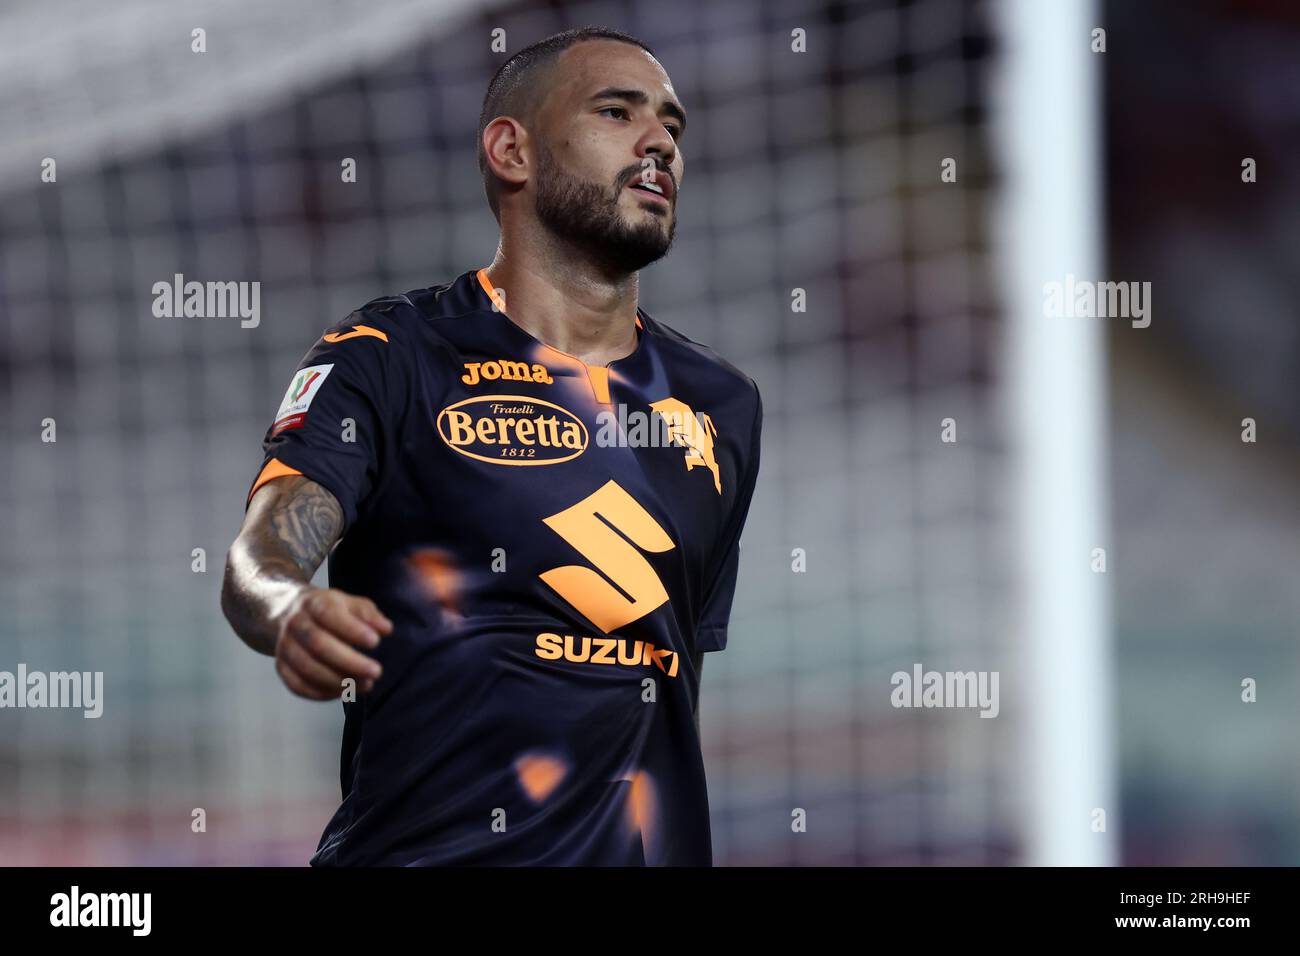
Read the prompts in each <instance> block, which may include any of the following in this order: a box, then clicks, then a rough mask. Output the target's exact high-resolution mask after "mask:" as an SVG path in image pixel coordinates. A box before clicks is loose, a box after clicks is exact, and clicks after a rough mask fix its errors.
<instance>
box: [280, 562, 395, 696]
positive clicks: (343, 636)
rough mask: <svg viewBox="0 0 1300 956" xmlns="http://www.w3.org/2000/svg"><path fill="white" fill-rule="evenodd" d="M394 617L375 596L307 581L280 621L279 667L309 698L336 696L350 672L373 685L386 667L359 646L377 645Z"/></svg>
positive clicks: (366, 684) (289, 683)
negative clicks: (352, 592)
mask: <svg viewBox="0 0 1300 956" xmlns="http://www.w3.org/2000/svg"><path fill="white" fill-rule="evenodd" d="M392 630H393V622H392V621H390V620H389V619H388V618H386V617H385V616H384V615H383V613H382V612H381V611H380V610H379V608H377V607H376V606H375V603H374V602H373V601H371V600H370V599H369V598H364V597H358V596H357V595H355V594H348V593H346V592H345V591H340V590H337V589H336V588H316V587H307V588H304V589H303V590H302V592H300V593H299V594H298V596H297V597H296V598H295V599H294V601H293V603H292V604H291V605H290V606H289V609H288V610H287V611H286V612H285V614H284V617H283V618H282V619H281V621H280V622H279V627H278V632H277V637H276V642H275V670H276V673H277V674H279V675H280V679H281V680H283V681H284V683H285V686H286V687H288V688H289V690H291V691H293V692H294V693H295V694H297V695H298V696H299V697H306V698H308V699H309V700H335V699H337V698H338V697H339V696H340V695H342V693H343V682H344V681H345V680H347V679H348V678H349V677H350V678H353V679H354V680H356V683H357V687H358V688H359V689H360V690H362V691H363V692H364V691H369V690H370V689H371V688H372V687H374V685H375V681H377V680H378V679H379V675H380V674H381V673H382V669H381V668H380V666H379V663H378V661H376V660H374V659H373V658H372V657H370V656H368V655H367V654H364V653H362V652H361V651H360V650H358V648H365V649H368V650H374V649H375V648H376V647H378V646H379V640H380V637H381V636H386V635H388V634H390V633H392Z"/></svg>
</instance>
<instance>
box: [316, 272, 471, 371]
mask: <svg viewBox="0 0 1300 956" xmlns="http://www.w3.org/2000/svg"><path fill="white" fill-rule="evenodd" d="M472 276H473V273H472V272H471V273H462V274H461V275H460V276H458V277H456V278H455V279H449V280H447V281H446V282H442V283H439V284H436V285H431V286H426V287H425V288H422V289H412V290H410V291H407V292H398V293H395V294H392V295H381V296H376V297H375V298H373V299H370V300H369V301H368V302H366V303H364V304H362V305H360V306H357V307H356V308H355V309H353V310H352V311H351V312H349V313H348V314H347V315H345V316H344V317H343V318H341V319H339V320H337V321H336V322H334V323H333V324H332V325H330V326H328V327H327V328H326V329H325V330H324V331H323V332H322V334H321V344H328V345H334V344H336V343H340V342H351V343H353V345H352V348H351V349H350V351H355V352H358V353H364V354H366V355H373V356H379V355H383V354H384V353H386V352H388V351H389V350H390V349H389V348H385V346H388V347H391V349H392V350H393V351H396V352H401V351H404V350H405V348H404V347H407V346H412V345H414V344H415V343H416V342H418V341H424V342H426V343H427V342H429V341H430V340H432V343H433V344H434V345H435V346H436V345H437V344H438V340H439V338H440V335H439V333H440V330H441V329H442V328H444V327H445V326H443V324H442V321H443V320H453V319H456V318H459V317H461V316H465V315H469V314H472V313H474V312H477V311H479V310H481V308H482V305H481V303H479V302H477V301H476V300H475V299H474V298H473V297H472V295H471V294H470V293H471V291H472V290H470V289H469V288H468V286H467V283H466V279H467V277H471V278H472Z"/></svg>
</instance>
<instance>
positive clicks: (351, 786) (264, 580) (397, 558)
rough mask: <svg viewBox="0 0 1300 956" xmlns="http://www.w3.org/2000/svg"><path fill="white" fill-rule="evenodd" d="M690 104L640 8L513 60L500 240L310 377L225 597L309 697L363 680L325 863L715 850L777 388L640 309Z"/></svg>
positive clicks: (265, 470)
mask: <svg viewBox="0 0 1300 956" xmlns="http://www.w3.org/2000/svg"><path fill="white" fill-rule="evenodd" d="M685 125H686V117H685V111H684V110H683V108H682V106H681V104H680V103H679V102H678V99H677V97H676V95H675V94H674V92H673V88H672V84H671V82H670V81H669V78H668V76H667V74H666V73H665V72H664V70H663V68H662V67H661V66H660V64H659V63H658V61H657V60H656V59H655V58H654V56H653V55H652V54H651V52H650V51H649V50H648V49H647V48H645V47H644V45H642V44H641V43H640V41H638V40H636V39H634V38H632V37H630V36H627V35H625V34H622V33H618V32H615V31H611V30H604V29H599V28H588V29H585V30H579V31H569V32H566V33H562V34H557V35H555V36H553V37H550V38H548V39H546V40H544V41H542V42H540V43H537V44H535V45H533V46H531V47H528V48H527V49H525V50H522V51H521V52H519V53H518V54H516V55H515V56H513V57H511V58H510V59H509V60H508V61H507V62H506V63H505V64H503V65H502V67H501V69H500V70H499V71H498V72H497V74H496V76H495V77H494V78H493V80H492V82H491V85H490V86H489V88H488V92H487V95H486V97H485V100H484V104H483V110H482V114H481V117H480V121H479V147H478V148H479V166H480V169H481V171H482V173H483V178H484V186H485V189H486V192H487V197H488V202H489V205H490V206H491V208H492V212H493V214H494V215H495V216H496V218H497V221H498V222H499V224H500V227H501V236H500V243H499V246H498V248H497V252H496V256H495V258H494V260H493V262H492V264H491V265H490V266H488V267H486V268H475V269H470V270H468V271H466V272H464V273H463V274H461V275H460V276H459V277H457V278H455V279H454V280H452V281H450V282H446V283H443V284H441V285H435V286H432V287H430V288H427V289H420V290H417V291H412V292H407V293H406V294H404V295H396V296H392V297H387V298H379V299H375V300H374V301H372V302H369V303H367V304H366V305H364V306H362V307H361V308H360V309H357V310H356V311H355V312H353V313H352V314H350V315H349V316H347V318H346V319H344V320H343V321H342V322H339V323H338V324H336V325H334V326H332V327H330V328H329V329H327V330H326V331H325V333H324V334H323V335H322V336H321V338H320V339H319V340H318V341H317V342H316V344H315V345H314V346H312V348H311V350H310V351H309V352H308V353H307V355H306V356H305V357H304V358H303V360H302V363H301V365H300V366H299V368H298V370H297V372H296V374H295V375H294V377H293V379H292V382H291V384H290V386H289V390H288V392H287V393H286V394H285V396H284V401H283V403H282V405H281V406H280V409H279V412H278V414H277V415H276V417H275V420H274V422H273V423H272V424H271V426H270V427H269V428H268V430H267V432H266V436H265V439H264V441H263V448H264V452H265V454H264V458H263V464H262V467H261V469H260V471H259V472H258V474H257V476H256V478H255V479H254V480H253V482H252V487H251V488H250V490H249V494H248V502H247V511H246V515H245V519H244V524H243V527H242V529H241V530H240V533H239V537H238V538H237V539H236V540H235V542H234V544H233V545H232V547H231V549H230V553H229V556H228V558H227V564H226V576H225V582H224V586H223V591H222V607H223V609H224V611H225V614H226V617H227V618H228V620H229V621H230V623H231V625H232V626H233V628H234V629H235V631H236V632H237V633H238V634H239V636H240V637H241V638H242V639H243V640H244V641H245V642H246V643H247V644H248V645H249V646H250V647H252V648H253V649H255V650H257V651H260V652H261V653H263V654H267V655H271V656H274V658H275V667H276V670H277V672H278V673H279V675H280V677H281V679H282V680H283V681H284V683H285V684H286V685H287V686H288V688H289V690H290V691H292V692H293V693H295V694H297V695H299V696H302V697H306V698H309V699H312V700H327V699H339V698H342V700H343V708H344V715H345V716H344V728H343V747H342V772H341V778H342V790H343V800H342V804H341V805H340V806H339V808H338V810H337V812H336V813H335V814H334V816H333V819H331V820H330V822H329V824H328V825H327V826H326V828H325V832H324V834H323V835H322V837H321V840H320V844H319V847H318V849H317V851H316V853H315V855H314V856H313V857H312V859H311V863H312V864H313V865H349V864H376V865H398V864H400V865H440V864H539V865H575V864H577V865H665V864H667V865H683V864H684V865H710V864H711V863H712V848H711V840H710V832H709V806H708V796H707V792H706V787H705V774H704V764H703V759H702V755H701V749H700V735H699V722H698V717H697V703H698V695H699V688H700V673H701V668H702V665H703V655H704V653H705V652H708V651H718V650H722V649H723V648H724V647H725V646H726V644H727V622H728V617H729V615H730V611H731V604H732V597H733V594H734V591H735V586H736V575H737V569H738V562H739V555H740V536H741V530H742V528H743V527H744V524H745V518H746V515H747V513H748V511H749V505H750V500H751V497H752V495H753V492H754V484H755V480H756V477H757V474H758V466H759V432H760V428H761V425H762V405H761V402H760V398H759V393H758V389H757V387H756V386H755V384H754V381H753V380H752V379H751V378H750V377H749V376H747V375H745V374H744V373H743V372H741V371H739V370H738V369H736V368H735V367H733V366H732V365H730V364H729V363H728V362H726V361H725V360H723V359H722V358H720V357H719V356H718V355H716V354H715V353H714V352H712V351H711V350H710V349H708V348H706V347H705V346H703V345H700V344H697V343H696V342H693V341H692V340H690V339H688V338H687V337H686V336H684V335H682V334H680V333H678V332H676V331H674V330H673V329H671V328H669V327H668V326H666V325H664V324H663V323H662V322H659V321H657V320H656V319H654V318H652V317H651V316H650V315H649V314H648V313H646V312H645V311H644V310H643V309H641V308H639V306H638V303H637V274H638V270H640V269H641V268H643V267H644V266H646V265H648V264H649V263H651V262H654V261H655V260H657V259H659V258H661V257H662V256H663V255H664V254H665V253H666V252H667V251H668V248H669V246H670V245H671V243H672V239H673V234H674V229H675V226H676V219H677V215H676V212H677V201H678V187H679V186H680V185H681V181H682V170H683V159H682V152H681V138H682V133H683V131H684V129H685ZM327 555H328V556H329V584H330V587H328V588H316V587H313V586H312V585H311V579H312V576H313V574H314V573H315V571H316V570H317V568H318V567H319V565H320V563H321V561H322V560H323V559H324V558H325V557H326V556H327Z"/></svg>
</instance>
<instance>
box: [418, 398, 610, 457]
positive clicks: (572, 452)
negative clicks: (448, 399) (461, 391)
mask: <svg viewBox="0 0 1300 956" xmlns="http://www.w3.org/2000/svg"><path fill="white" fill-rule="evenodd" d="M438 434H439V435H440V436H442V440H443V441H445V442H446V443H447V445H448V446H449V447H451V448H452V449H453V450H455V451H457V452H459V453H460V454H462V455H465V456H466V457H467V458H477V459H478V460H479V461H487V462H491V463H492V464H494V465H554V464H557V463H559V462H562V461H569V460H570V459H572V458H577V457H578V456H579V455H581V454H582V453H583V452H584V451H586V450H587V440H588V439H587V426H585V425H584V424H583V423H582V421H581V420H580V419H579V418H578V416H577V415H574V414H573V412H571V411H569V410H568V409H567V408H561V407H560V406H559V405H555V404H553V403H551V402H545V401H542V400H541V399H537V398H529V397H528V396H526V395H476V396H474V397H473V398H466V399H464V400H462V401H459V402H456V403H455V404H454V405H448V406H447V407H446V408H444V409H443V410H442V411H441V412H439V413H438Z"/></svg>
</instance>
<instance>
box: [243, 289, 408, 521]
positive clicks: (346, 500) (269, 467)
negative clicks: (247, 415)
mask: <svg viewBox="0 0 1300 956" xmlns="http://www.w3.org/2000/svg"><path fill="white" fill-rule="evenodd" d="M392 331H393V330H392V326H391V324H387V323H385V324H383V325H382V326H381V325H380V323H377V322H376V321H375V320H374V319H373V318H371V317H368V316H366V315H365V314H364V313H361V312H354V313H352V315H350V316H349V317H348V318H347V319H346V320H344V321H343V322H340V323H339V324H337V325H335V326H333V327H332V328H330V329H327V330H326V331H325V333H324V334H323V335H322V336H321V338H320V339H318V340H317V341H316V344H315V345H314V346H312V348H311V349H310V350H309V351H308V352H307V354H306V355H305V356H304V357H303V359H302V361H301V362H299V364H298V368H297V370H296V371H295V372H294V373H293V376H292V377H291V378H290V381H289V387H288V388H287V389H286V390H285V393H284V397H283V398H282V399H281V401H280V407H279V409H278V410H277V411H276V414H275V418H274V420H273V421H272V422H271V425H270V427H268V428H267V430H266V434H265V436H264V437H263V439H262V451H263V456H262V467H261V469H259V471H258V474H257V477H256V478H255V479H254V480H253V483H252V485H251V486H250V487H249V489H248V496H247V497H246V498H245V499H244V507H245V509H247V508H248V504H249V502H251V501H252V498H253V493H254V492H256V491H257V489H258V488H260V487H261V486H262V485H264V484H266V482H268V481H271V480H272V479H275V478H279V477H282V476H285V475H305V476H306V477H307V478H310V479H311V480H312V481H314V482H316V483H317V484H319V485H321V486H322V487H324V488H326V489H327V490H328V491H329V492H330V493H331V494H332V495H334V497H335V498H337V499H338V502H339V505H340V506H341V507H342V509H343V516H344V529H345V530H346V529H347V528H350V527H351V526H352V524H353V523H354V522H355V521H356V519H357V516H358V513H359V512H360V510H361V509H362V508H363V507H364V504H365V502H366V500H367V498H368V497H369V496H370V495H371V494H372V492H373V491H374V490H375V488H376V487H377V486H378V484H379V482H380V480H381V478H382V476H383V470H384V466H383V463H384V459H385V456H386V454H387V453H388V449H390V448H391V447H392V442H393V430H394V423H393V420H392V416H391V414H390V408H391V406H392V404H393V402H392V399H391V395H390V393H391V391H392V389H393V388H394V385H395V382H394V379H395V377H396V376H395V375H394V370H395V368H396V366H397V362H396V361H395V359H394V356H393V354H392V353H393V350H395V349H396V348H398V347H400V343H397V342H395V341H394V337H395V336H394V335H393V334H391V333H392Z"/></svg>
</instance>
